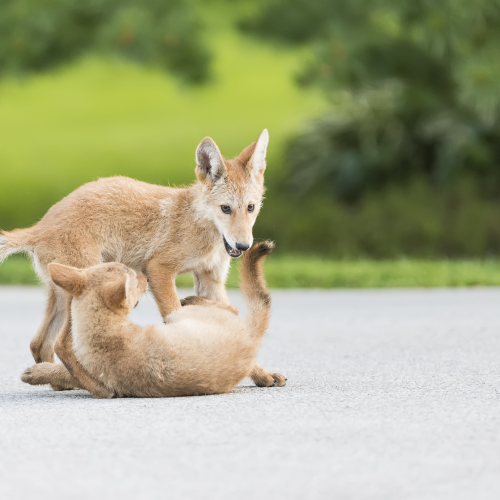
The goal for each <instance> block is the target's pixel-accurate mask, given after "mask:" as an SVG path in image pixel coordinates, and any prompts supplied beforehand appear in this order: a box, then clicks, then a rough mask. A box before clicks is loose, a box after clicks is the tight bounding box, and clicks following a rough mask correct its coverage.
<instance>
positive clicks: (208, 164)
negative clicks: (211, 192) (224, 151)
mask: <svg viewBox="0 0 500 500" xmlns="http://www.w3.org/2000/svg"><path fill="white" fill-rule="evenodd" d="M195 172H196V176H197V177H198V179H199V180H200V181H201V182H204V181H205V180H207V179H208V180H209V181H210V182H212V183H214V184H215V183H216V182H217V181H218V180H219V179H220V178H221V177H223V176H224V174H225V173H226V167H225V165H224V158H223V157H222V155H221V152H220V150H219V148H218V147H217V144H215V142H214V141H213V140H212V139H211V138H210V137H205V139H203V140H202V141H201V142H200V144H199V145H198V147H197V148H196V169H195Z"/></svg>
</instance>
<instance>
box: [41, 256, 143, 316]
mask: <svg viewBox="0 0 500 500" xmlns="http://www.w3.org/2000/svg"><path fill="white" fill-rule="evenodd" d="M48 270H49V273H50V277H51V279H52V281H53V282H54V283H55V284H56V285H57V286H60V287H61V288H62V289H63V290H66V291H67V292H68V293H70V294H71V295H73V296H74V297H75V298H80V297H82V298H84V299H85V300H86V301H87V303H88V305H91V306H92V311H93V312H92V315H94V314H95V313H96V312H97V311H98V310H103V309H104V308H107V309H110V310H112V311H114V312H119V313H121V314H129V313H130V312H131V311H132V309H133V308H134V307H135V306H136V305H137V303H138V302H139V297H140V296H141V295H142V294H143V293H145V292H146V290H147V288H148V284H147V279H146V277H145V276H143V275H142V274H138V273H136V272H135V271H134V270H133V269H130V268H129V267H127V266H125V265H123V264H120V263H118V262H109V263H107V264H98V265H96V266H92V267H89V268H87V269H77V268H76V267H69V266H63V265H62V264H57V263H55V262H52V263H51V264H49V265H48Z"/></svg>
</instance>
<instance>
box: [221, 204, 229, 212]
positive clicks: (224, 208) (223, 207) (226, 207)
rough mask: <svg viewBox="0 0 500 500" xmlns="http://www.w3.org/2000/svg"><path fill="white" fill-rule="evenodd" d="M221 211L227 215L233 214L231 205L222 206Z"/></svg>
mask: <svg viewBox="0 0 500 500" xmlns="http://www.w3.org/2000/svg"><path fill="white" fill-rule="evenodd" d="M220 209H221V210H222V211H223V212H224V213H225V214H230V213H231V207H230V206H229V205H221V206H220Z"/></svg>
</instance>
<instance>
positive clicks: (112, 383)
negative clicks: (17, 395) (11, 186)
mask: <svg viewBox="0 0 500 500" xmlns="http://www.w3.org/2000/svg"><path fill="white" fill-rule="evenodd" d="M272 248H273V245H272V243H270V242H268V241H264V242H262V243H258V244H257V245H255V246H254V247H252V248H251V249H250V250H249V251H248V253H247V255H245V257H244V260H243V263H242V266H241V275H242V281H241V289H242V291H243V295H244V297H245V301H246V303H247V306H248V317H247V319H246V321H242V320H241V319H240V318H239V317H238V316H237V315H236V314H235V313H234V312H233V311H231V310H230V308H229V306H227V305H226V304H224V303H221V302H214V301H210V300H207V299H202V298H199V297H193V300H192V302H193V304H194V305H190V300H189V299H187V302H188V304H187V307H184V308H182V309H180V310H177V311H175V312H173V313H172V314H170V315H169V317H168V320H167V323H166V325H162V326H146V327H143V326H138V325H135V324H133V323H132V322H131V321H130V319H129V318H128V316H129V314H130V312H131V311H132V309H133V308H134V307H135V305H136V303H137V302H138V300H139V297H140V296H141V295H142V294H143V293H144V292H145V291H146V288H147V283H146V279H145V278H144V276H142V275H137V273H136V272H135V271H133V270H132V269H130V268H128V267H126V266H124V265H123V264H118V263H115V262H113V263H110V264H99V265H97V266H93V267H91V268H89V269H86V270H85V269H75V268H74V267H67V266H63V265H61V264H55V263H52V264H49V266H48V269H49V273H50V276H51V278H52V281H53V282H54V283H56V284H57V285H58V286H60V287H61V288H63V289H64V290H66V291H67V292H68V293H70V294H71V295H73V302H72V305H71V311H72V318H73V350H74V353H75V356H76V358H77V360H78V362H79V363H80V364H81V365H82V366H83V367H84V368H85V369H86V370H87V372H88V373H89V374H90V375H91V376H93V377H94V378H99V380H100V381H102V382H103V383H104V384H105V385H106V387H108V388H109V389H110V390H111V391H113V395H114V396H116V397H126V396H129V397H140V398H147V397H169V396H195V395H201V394H221V393H225V392H229V391H230V390H231V389H233V387H235V386H236V385H237V384H238V383H239V382H241V380H243V378H244V377H246V376H248V375H249V374H250V372H251V370H252V367H253V364H254V363H255V358H256V356H257V351H258V350H259V346H260V343H261V340H262V337H263V336H264V334H265V332H266V329H267V326H268V324H269V313H270V307H271V296H270V295H269V292H268V290H267V289H266V283H265V280H264V276H263V271H262V263H263V260H264V259H265V257H266V255H268V254H269V253H271V251H272ZM205 301H206V303H204V302H205ZM198 304H199V305H198ZM204 306H207V307H204ZM21 379H22V380H23V381H24V382H27V383H29V384H32V385H39V384H47V383H52V384H55V385H59V386H64V385H76V386H78V381H72V380H71V375H70V374H69V372H68V371H67V370H66V369H65V368H64V366H63V365H60V364H54V363H40V364H37V365H35V366H33V367H31V368H28V369H27V370H26V371H25V372H24V373H23V374H22V376H21Z"/></svg>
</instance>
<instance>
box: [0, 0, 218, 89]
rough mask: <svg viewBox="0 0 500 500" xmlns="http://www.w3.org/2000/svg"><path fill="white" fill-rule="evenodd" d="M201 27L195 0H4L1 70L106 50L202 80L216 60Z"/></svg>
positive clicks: (0, 7)
mask: <svg viewBox="0 0 500 500" xmlns="http://www.w3.org/2000/svg"><path fill="white" fill-rule="evenodd" d="M200 31H201V30H200V23H199V21H198V19H197V18H196V16H195V12H194V9H193V2H192V1H190V0H168V1H165V0H140V1H139V0H3V1H2V2H0V75H1V74H6V73H17V74H19V73H21V74H22V73H28V72H33V71H40V70H45V69H49V68H53V67H56V66H58V65H60V64H62V63H65V62H68V61H71V60H74V59H75V58H78V57H79V56H82V55H84V54H87V53H89V52H102V53H112V54H116V55H119V56H123V57H126V58H129V59H132V60H135V61H139V62H142V63H147V64H155V65H159V66H160V67H163V68H166V69H169V70H172V71H175V72H176V73H178V74H179V75H181V76H182V77H183V78H185V79H186V80H188V81H191V82H198V81H202V80H204V79H205V78H206V77H207V75H208V66H209V60H210V57H209V56H210V54H209V53H208V51H207V49H206V47H205V45H204V44H203V41H202V40H201V37H200Z"/></svg>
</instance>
